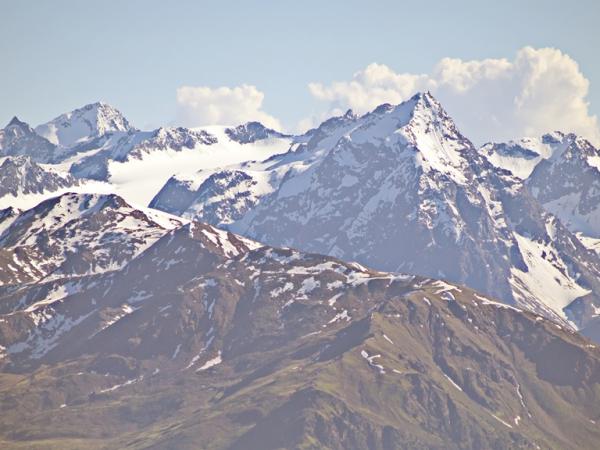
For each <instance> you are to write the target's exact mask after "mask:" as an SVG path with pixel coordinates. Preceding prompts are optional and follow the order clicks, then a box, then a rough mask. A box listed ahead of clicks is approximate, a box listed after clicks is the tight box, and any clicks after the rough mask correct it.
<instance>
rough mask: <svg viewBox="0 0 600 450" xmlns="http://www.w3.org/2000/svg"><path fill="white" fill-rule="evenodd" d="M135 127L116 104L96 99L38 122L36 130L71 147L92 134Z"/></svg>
mask: <svg viewBox="0 0 600 450" xmlns="http://www.w3.org/2000/svg"><path fill="white" fill-rule="evenodd" d="M133 129H134V128H133V127H132V126H131V125H130V124H129V122H128V121H127V119H126V118H125V117H123V114H121V112H120V111H118V110H117V109H116V108H114V107H112V106H110V105H109V104H107V103H104V102H96V103H91V104H89V105H85V106H83V107H82V108H78V109H75V110H74V111H71V112H68V113H65V114H62V115H60V116H58V117H57V118H55V119H53V120H51V121H50V122H48V123H45V124H42V125H39V126H37V127H36V128H35V131H36V132H37V133H38V134H40V135H41V136H43V137H45V138H46V139H48V140H49V141H50V142H52V143H54V144H56V145H60V146H62V147H70V146H73V145H75V144H78V143H81V142H84V141H86V140H88V139H90V138H96V137H99V136H103V135H105V134H108V133H113V132H117V131H121V132H127V131H129V130H133Z"/></svg>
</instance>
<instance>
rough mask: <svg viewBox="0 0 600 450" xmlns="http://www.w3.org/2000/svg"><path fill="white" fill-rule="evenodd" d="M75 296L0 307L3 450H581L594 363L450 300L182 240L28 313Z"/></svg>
mask: <svg viewBox="0 0 600 450" xmlns="http://www.w3.org/2000/svg"><path fill="white" fill-rule="evenodd" d="M74 281H75V280H74V279H72V278H71V279H63V280H61V279H55V280H52V281H50V282H48V283H47V284H45V285H40V284H36V285H30V286H26V287H23V288H22V289H20V290H19V291H17V292H11V293H10V294H6V295H4V296H3V297H2V298H0V302H2V303H5V302H7V303H8V304H11V305H13V306H12V309H11V312H10V313H7V314H4V315H1V316H0V345H2V346H3V351H2V355H3V356H2V358H1V359H0V361H1V364H2V369H0V370H1V372H0V408H1V410H2V411H3V413H2V414H1V415H0V444H1V446H2V448H43V449H47V448H60V449H68V448H126V449H148V448H154V449H188V448H189V449H197V448H207V449H208V448H214V449H217V448H232V449H254V448H255V449H276V448H331V449H353V448H359V449H362V448H373V449H392V448H394V449H395V448H409V449H414V448H417V449H420V448H423V449H442V448H443V449H452V448H457V449H458V448H461V449H463V448H473V449H480V448H481V449H484V448H485V449H488V448H493V449H512V448H532V449H535V448H542V449H545V448H560V449H570V448H573V449H574V448H584V449H586V448H589V449H592V448H596V444H597V442H598V439H599V438H600V428H599V427H600V423H599V424H596V421H597V420H600V417H599V415H600V413H599V411H600V384H599V383H600V353H599V352H598V350H597V349H596V348H595V347H594V346H593V345H592V344H590V343H589V341H587V340H585V339H584V338H582V337H580V336H578V335H577V334H573V333H571V332H567V331H564V330H562V329H560V328H559V327H558V326H557V325H555V324H553V323H551V322H549V321H547V320H545V319H541V318H539V317H537V316H535V315H532V314H530V313H526V312H521V311H518V310H515V309H512V308H510V307H507V306H505V305H501V304H497V303H494V302H492V301H490V300H488V299H487V298H485V297H483V296H480V295H478V294H476V293H475V292H473V291H472V290H469V289H466V288H462V287H456V286H453V285H450V284H447V283H445V282H442V281H436V280H430V279H424V278H419V277H412V276H399V275H392V274H387V273H382V272H375V271H371V270H368V269H365V268H363V267H361V266H358V265H355V264H349V263H343V262H341V261H339V260H336V259H334V258H329V257H323V256H320V255H313V254H302V253H299V252H296V251H293V250H289V249H273V248H269V247H261V246H259V245H258V244H256V243H253V242H251V241H247V240H245V239H242V238H238V237H236V236H235V235H233V234H230V233H224V232H222V231H219V230H216V229H214V228H212V227H209V226H206V225H202V224H197V223H193V224H190V225H186V226H183V227H180V228H178V229H175V230H172V231H170V232H167V233H166V234H165V236H163V237H162V238H160V239H159V240H158V241H157V242H156V243H154V244H153V245H152V246H151V247H149V248H148V249H146V250H145V251H143V252H142V253H141V254H140V255H139V256H138V257H136V258H135V259H134V260H132V261H131V262H130V263H128V264H127V266H126V267H125V268H124V269H123V270H121V271H119V272H113V273H108V274H96V275H88V276H83V277H79V278H77V286H78V287H77V289H71V290H70V291H69V292H72V294H70V295H66V296H65V297H63V298H62V299H61V300H60V301H58V302H48V303H45V302H44V300H45V299H46V298H47V296H48V292H54V291H55V290H57V289H61V283H64V284H63V285H62V287H63V288H64V289H63V291H64V290H65V289H66V288H65V285H66V284H67V283H73V282H74ZM49 285H51V286H49ZM67 290H68V289H67ZM40 302H41V303H40ZM19 305H20V306H19Z"/></svg>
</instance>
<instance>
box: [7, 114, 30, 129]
mask: <svg viewBox="0 0 600 450" xmlns="http://www.w3.org/2000/svg"><path fill="white" fill-rule="evenodd" d="M7 127H20V128H29V125H28V124H27V123H26V122H23V121H22V120H19V118H18V117H17V116H14V117H13V118H12V119H10V122H8V125H7Z"/></svg>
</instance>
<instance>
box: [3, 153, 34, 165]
mask: <svg viewBox="0 0 600 450" xmlns="http://www.w3.org/2000/svg"><path fill="white" fill-rule="evenodd" d="M34 165H35V166H37V164H36V163H35V162H33V161H32V159H31V157H30V156H28V155H14V156H7V157H6V158H5V159H4V161H2V165H1V166H0V167H2V168H6V167H10V166H19V167H24V166H34Z"/></svg>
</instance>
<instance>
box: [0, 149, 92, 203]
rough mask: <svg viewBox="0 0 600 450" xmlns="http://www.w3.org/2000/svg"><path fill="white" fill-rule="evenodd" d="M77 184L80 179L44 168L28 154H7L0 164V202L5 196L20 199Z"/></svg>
mask: <svg viewBox="0 0 600 450" xmlns="http://www.w3.org/2000/svg"><path fill="white" fill-rule="evenodd" d="M79 184H81V181H80V180H77V179H76V178H75V177H73V176H71V175H69V174H68V173H61V172H58V171H54V170H52V169H46V168H44V167H42V166H41V165H39V164H37V163H35V162H33V161H32V160H31V158H30V157H29V156H9V157H7V158H5V159H4V161H2V163H1V164H0V203H2V200H3V197H5V196H11V197H18V198H20V199H22V198H23V197H25V196H29V195H30V194H43V193H45V192H55V191H57V190H59V189H62V188H68V187H71V186H77V185H79ZM9 201H10V200H9Z"/></svg>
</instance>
